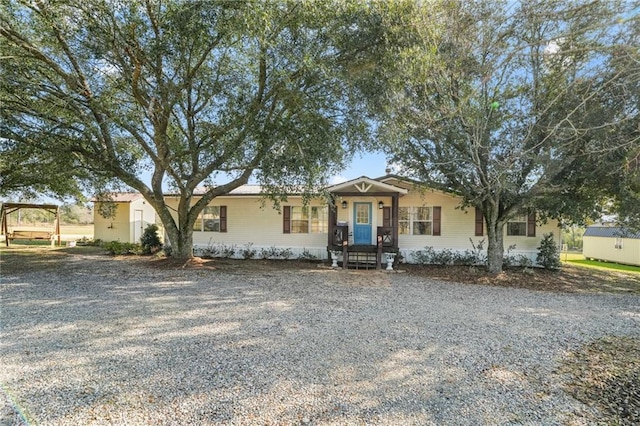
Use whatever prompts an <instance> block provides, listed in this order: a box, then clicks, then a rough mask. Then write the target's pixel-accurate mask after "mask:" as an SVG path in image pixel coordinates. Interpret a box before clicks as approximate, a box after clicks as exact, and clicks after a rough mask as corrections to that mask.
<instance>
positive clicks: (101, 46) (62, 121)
mask: <svg viewBox="0 0 640 426" xmlns="http://www.w3.org/2000/svg"><path fill="white" fill-rule="evenodd" d="M359 7H360V6H358V5H337V4H335V3H331V2H321V1H317V2H297V1H283V2H261V1H203V2H201V1H197V2H191V1H178V0H167V1H160V0H131V1H108V0H104V1H91V2H86V1H81V0H69V1H65V2H49V1H14V0H5V1H3V2H2V6H1V9H0V46H1V48H0V49H1V52H0V56H1V58H2V59H1V66H0V67H1V69H0V72H2V75H3V77H2V78H3V84H2V85H1V86H0V97H1V98H0V102H1V103H2V112H1V114H2V115H1V119H2V123H1V124H0V138H2V139H0V140H2V141H3V163H5V162H6V158H7V156H8V155H9V154H14V153H27V154H28V155H30V156H33V158H35V159H37V158H43V159H44V158H49V159H51V161H52V162H53V164H57V165H62V166H63V167H64V168H65V169H66V170H73V169H75V170H78V172H79V173H80V172H81V173H82V174H84V176H90V177H91V179H92V180H94V181H96V182H99V183H102V184H104V183H105V182H113V181H114V180H115V181H117V182H120V183H123V184H124V185H126V186H127V187H129V188H132V189H134V190H136V191H139V192H140V193H141V194H142V195H143V196H144V197H145V199H146V200H147V201H148V202H149V203H150V204H151V205H152V206H153V207H154V208H155V210H156V212H157V214H158V216H159V218H160V220H161V221H162V223H163V225H164V228H165V231H166V234H167V236H168V239H169V241H170V243H171V245H172V248H173V253H174V254H175V255H176V256H180V257H189V256H191V255H192V229H193V223H194V221H195V220H196V218H197V217H198V214H199V213H200V212H201V211H202V210H203V208H204V207H205V206H206V205H207V204H208V203H209V202H211V200H213V199H214V198H215V197H217V196H220V195H223V194H226V193H228V192H229V191H231V190H233V189H234V188H236V187H238V186H240V185H242V184H245V183H247V181H248V180H249V179H250V178H253V179H255V180H257V181H258V182H260V183H261V184H263V185H264V187H265V188H266V189H267V192H269V193H271V194H278V193H284V191H285V190H286V189H291V188H296V190H298V191H300V190H302V191H311V190H312V189H313V188H315V187H318V186H320V185H322V184H323V183H325V180H326V177H327V176H330V175H331V172H332V171H336V170H339V169H340V168H341V166H342V165H343V162H344V160H345V159H346V158H348V154H349V153H350V152H351V148H353V147H357V146H359V145H360V144H361V143H362V142H363V141H364V140H365V137H364V135H365V134H366V131H365V130H366V127H367V126H366V123H365V122H364V121H363V120H362V119H361V118H360V117H361V114H360V113H359V112H358V103H357V102H355V101H354V99H355V97H354V96H352V95H351V94H352V91H351V87H350V86H349V85H348V84H346V83H345V81H346V79H345V75H346V74H345V73H343V70H344V69H345V66H346V65H348V63H349V56H348V54H345V53H344V52H343V51H342V50H341V49H340V48H339V46H338V44H337V43H338V42H339V39H340V37H341V34H342V35H344V30H345V28H348V27H349V19H351V18H350V17H352V16H355V15H357V13H356V12H357V11H355V10H354V9H357V8H359ZM356 53H357V51H351V53H350V54H356ZM28 167H30V168H31V167H32V168H33V170H36V169H37V168H38V165H37V164H31V165H29V166H28ZM52 171H53V172H55V167H54V168H52ZM145 173H146V174H148V175H149V176H150V180H148V181H145V179H144V178H143V176H144V175H145ZM8 174H10V173H8ZM14 176H15V175H14ZM59 178H60V179H63V178H65V175H60V176H59ZM71 178H73V176H71ZM167 187H170V188H172V189H174V190H176V191H177V192H178V193H179V194H180V199H179V204H178V208H177V215H176V218H175V219H174V216H173V215H172V212H171V211H170V209H169V208H168V207H167V205H166V204H165V201H164V197H163V192H164V191H165V190H166V189H167ZM197 188H204V192H203V193H202V197H194V194H195V193H196V192H197V191H196V189H197Z"/></svg>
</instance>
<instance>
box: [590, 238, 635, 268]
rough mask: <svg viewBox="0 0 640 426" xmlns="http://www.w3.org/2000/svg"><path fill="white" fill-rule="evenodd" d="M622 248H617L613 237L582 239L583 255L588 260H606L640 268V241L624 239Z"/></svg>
mask: <svg viewBox="0 0 640 426" xmlns="http://www.w3.org/2000/svg"><path fill="white" fill-rule="evenodd" d="M621 241H622V248H616V238H613V237H596V236H584V237H582V254H583V256H584V257H585V258H587V259H597V260H604V261H607V262H616V263H623V264H627V265H636V266H640V239H637V238H622V239H621Z"/></svg>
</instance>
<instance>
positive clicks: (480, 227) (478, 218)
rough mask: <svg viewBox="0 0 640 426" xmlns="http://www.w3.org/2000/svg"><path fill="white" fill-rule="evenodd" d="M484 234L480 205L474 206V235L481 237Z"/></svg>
mask: <svg viewBox="0 0 640 426" xmlns="http://www.w3.org/2000/svg"><path fill="white" fill-rule="evenodd" d="M483 235H484V217H483V215H482V210H480V207H476V237H482V236H483Z"/></svg>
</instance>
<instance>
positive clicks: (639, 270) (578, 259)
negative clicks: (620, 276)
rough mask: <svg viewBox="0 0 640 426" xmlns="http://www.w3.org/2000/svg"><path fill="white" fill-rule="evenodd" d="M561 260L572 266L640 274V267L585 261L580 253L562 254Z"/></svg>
mask: <svg viewBox="0 0 640 426" xmlns="http://www.w3.org/2000/svg"><path fill="white" fill-rule="evenodd" d="M560 260H562V262H564V263H567V264H570V265H576V266H585V267H588V268H595V269H601V270H610V271H620V272H630V273H635V274H640V266H631V265H622V264H620V263H613V262H601V261H599V260H588V259H585V258H584V256H583V255H582V254H580V253H562V254H561V255H560Z"/></svg>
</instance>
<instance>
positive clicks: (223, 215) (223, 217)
mask: <svg viewBox="0 0 640 426" xmlns="http://www.w3.org/2000/svg"><path fill="white" fill-rule="evenodd" d="M220 232H227V206H220Z"/></svg>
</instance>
